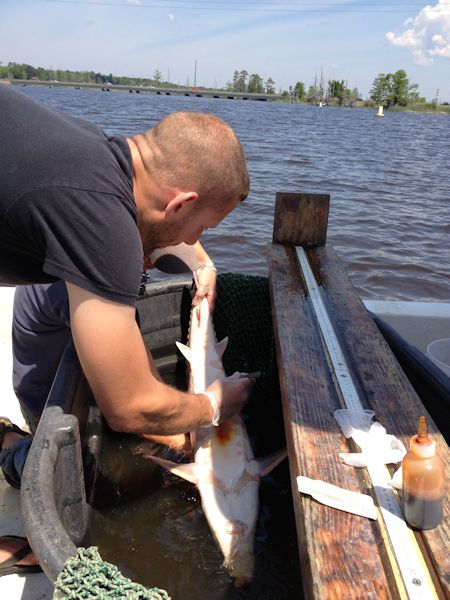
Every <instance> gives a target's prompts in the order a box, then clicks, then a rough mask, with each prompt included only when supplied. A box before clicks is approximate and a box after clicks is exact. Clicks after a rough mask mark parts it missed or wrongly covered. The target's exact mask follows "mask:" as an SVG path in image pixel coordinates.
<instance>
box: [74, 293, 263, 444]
mask: <svg viewBox="0 0 450 600" xmlns="http://www.w3.org/2000/svg"><path fill="white" fill-rule="evenodd" d="M66 285H67V290H68V295H69V306H70V320H71V328H72V336H73V339H74V342H75V347H76V349H77V353H78V357H79V359H80V363H81V366H82V368H83V371H84V373H85V375H86V377H87V380H88V381H89V384H90V386H91V389H92V392H93V394H94V397H95V399H96V402H97V405H98V407H99V409H100V411H101V412H102V414H103V416H104V417H105V418H106V420H107V421H108V423H109V425H110V426H111V428H112V429H114V430H116V431H124V432H129V433H138V434H159V435H170V434H176V433H184V432H186V431H190V430H192V429H196V428H197V427H200V426H202V425H208V424H210V423H211V421H212V418H213V412H214V411H213V409H212V407H211V404H210V401H209V399H208V397H207V396H206V395H204V394H191V393H185V392H180V391H179V390H177V389H175V388H172V387H170V386H168V385H166V384H164V383H163V382H161V381H160V380H159V379H158V378H157V377H155V375H154V374H153V373H152V369H153V364H152V359H151V356H150V355H149V354H147V349H146V347H145V344H144V341H143V339H142V336H141V333H140V331H139V328H138V326H137V324H136V321H135V309H134V308H133V307H131V306H126V305H122V304H118V303H115V302H111V301H108V300H104V299H102V298H100V297H99V296H96V295H95V294H92V293H91V292H88V291H86V290H83V289H82V288H79V287H78V286H75V285H73V284H70V283H67V284H66ZM214 385H215V387H214V392H215V394H216V397H217V399H218V402H219V405H220V406H221V409H222V410H221V412H222V414H223V416H224V417H230V416H231V415H232V414H234V413H236V412H238V411H239V410H240V409H241V408H242V405H243V404H244V402H245V401H246V400H247V398H248V396H249V394H250V391H251V388H252V382H251V380H249V379H248V378H246V377H244V378H241V379H234V380H231V379H228V380H225V381H224V382H221V383H220V384H218V383H217V382H215V384H214Z"/></svg>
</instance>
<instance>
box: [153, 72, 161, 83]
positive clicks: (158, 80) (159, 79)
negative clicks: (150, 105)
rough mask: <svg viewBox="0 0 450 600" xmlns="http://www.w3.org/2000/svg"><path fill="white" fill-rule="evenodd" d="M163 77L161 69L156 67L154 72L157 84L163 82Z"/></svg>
mask: <svg viewBox="0 0 450 600" xmlns="http://www.w3.org/2000/svg"><path fill="white" fill-rule="evenodd" d="M161 79H162V75H161V71H160V70H159V69H156V71H155V73H154V74H153V81H154V82H155V83H156V85H157V86H158V85H160V84H161Z"/></svg>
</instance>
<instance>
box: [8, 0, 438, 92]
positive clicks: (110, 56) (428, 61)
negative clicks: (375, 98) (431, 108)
mask: <svg viewBox="0 0 450 600" xmlns="http://www.w3.org/2000/svg"><path fill="white" fill-rule="evenodd" d="M0 61H1V62H2V63H3V64H5V63H7V62H9V61H14V62H18V63H22V62H24V63H28V64H31V65H33V66H42V67H46V68H54V69H57V68H61V69H70V70H94V71H96V72H97V71H99V72H101V73H113V74H115V75H131V76H141V77H152V76H153V74H154V72H155V70H156V69H159V70H160V71H161V72H162V75H163V78H164V79H166V78H168V77H169V76H170V79H171V81H173V82H175V83H179V84H186V83H187V82H188V81H189V84H190V85H192V84H193V81H194V65H195V61H197V84H198V85H204V86H215V85H218V86H223V85H225V84H226V82H227V81H230V80H231V79H232V77H233V72H234V71H235V70H239V71H240V70H243V69H245V70H246V71H248V72H249V73H258V74H259V75H261V76H262V77H263V78H264V79H267V78H268V77H272V79H273V80H274V81H275V84H276V87H277V88H283V89H287V88H288V87H289V86H290V85H295V83H296V82H297V81H303V82H304V83H305V85H306V86H307V87H308V86H309V85H310V84H311V83H312V82H313V81H314V77H315V76H316V75H317V77H318V78H319V77H320V73H321V69H323V74H324V78H325V79H339V80H342V79H343V80H346V81H347V84H348V86H349V87H351V88H353V87H357V88H358V89H359V91H360V93H361V95H362V96H363V97H366V96H367V95H368V93H369V91H370V88H371V85H372V82H373V80H374V78H375V76H376V75H377V74H378V73H393V72H395V71H396V70H397V69H405V70H406V72H407V74H408V76H409V79H410V81H411V82H413V83H418V84H419V91H420V93H421V95H424V96H426V97H427V98H428V99H432V98H434V97H435V96H436V90H437V89H439V100H440V101H444V100H446V101H449V102H450V0H436V1H434V2H430V4H426V3H425V2H421V1H420V0H409V1H408V0H391V1H389V2H388V0H316V1H314V0H308V1H306V0H286V1H275V2H271V1H269V0H261V1H258V0H247V1H245V0H231V1H229V2H227V1H225V0H0Z"/></svg>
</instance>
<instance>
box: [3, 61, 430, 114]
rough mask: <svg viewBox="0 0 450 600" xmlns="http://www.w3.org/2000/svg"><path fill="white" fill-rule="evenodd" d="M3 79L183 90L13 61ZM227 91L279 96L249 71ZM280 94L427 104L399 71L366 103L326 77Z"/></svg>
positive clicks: (380, 80) (156, 81) (297, 98)
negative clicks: (326, 80) (307, 85)
mask: <svg viewBox="0 0 450 600" xmlns="http://www.w3.org/2000/svg"><path fill="white" fill-rule="evenodd" d="M0 79H23V80H33V79H37V80H39V81H48V82H51V81H61V82H68V83H74V84H75V83H96V84H108V83H110V84H113V85H124V86H128V85H129V86H155V87H182V86H179V85H177V84H174V83H171V82H169V81H164V80H163V77H162V74H161V71H160V70H159V69H156V70H155V72H154V74H153V77H152V78H145V77H127V76H117V75H113V74H112V73H109V74H104V73H96V72H95V71H69V70H67V69H66V70H61V69H56V70H54V69H44V68H42V67H33V66H31V65H28V64H18V63H15V62H9V63H8V64H6V65H2V63H1V62H0ZM225 90H226V91H230V92H241V93H255V94H276V93H277V91H276V83H275V81H274V80H273V79H272V77H268V78H267V79H266V80H264V78H263V77H262V76H261V75H259V74H258V73H249V72H248V71H247V70H245V69H244V70H241V71H238V70H235V71H234V74H233V78H232V80H231V81H228V82H227V84H226V86H225ZM278 94H279V95H280V96H281V97H282V98H283V99H285V100H287V101H290V102H307V103H310V104H320V103H322V104H324V105H331V106H333V105H334V106H354V105H356V104H357V103H364V104H365V105H367V104H370V103H374V104H382V105H383V106H385V107H386V108H390V107H395V106H399V107H404V106H409V105H412V104H424V103H425V102H426V100H425V98H423V97H421V96H420V94H419V86H418V85H417V83H411V82H410V80H409V78H408V76H407V74H406V71H405V70H403V69H399V70H398V71H396V72H395V73H379V74H378V75H377V76H376V77H375V79H374V81H373V83H372V87H371V90H370V93H369V99H368V100H365V101H364V100H362V98H361V96H360V94H359V91H358V88H356V87H353V88H350V87H349V86H348V85H347V82H346V81H344V80H336V79H332V80H329V81H328V82H325V81H324V79H323V75H321V77H320V80H318V78H317V76H316V77H315V79H314V82H313V83H312V84H311V85H310V86H309V87H308V88H306V86H305V83H304V82H302V81H297V82H296V83H295V84H294V85H292V86H289V89H288V90H281V89H279V90H278Z"/></svg>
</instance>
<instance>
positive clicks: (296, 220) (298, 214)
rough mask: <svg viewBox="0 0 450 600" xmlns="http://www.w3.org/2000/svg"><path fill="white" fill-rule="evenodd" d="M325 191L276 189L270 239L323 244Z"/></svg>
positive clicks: (314, 244)
mask: <svg viewBox="0 0 450 600" xmlns="http://www.w3.org/2000/svg"><path fill="white" fill-rule="evenodd" d="M329 207H330V196H329V195H328V194H293V193H288V192H278V193H277V194H276V199H275V217H274V225H273V242H274V243H276V244H288V245H289V244H290V245H295V246H305V247H311V246H324V245H325V242H326V239H327V226H328V211H329Z"/></svg>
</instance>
